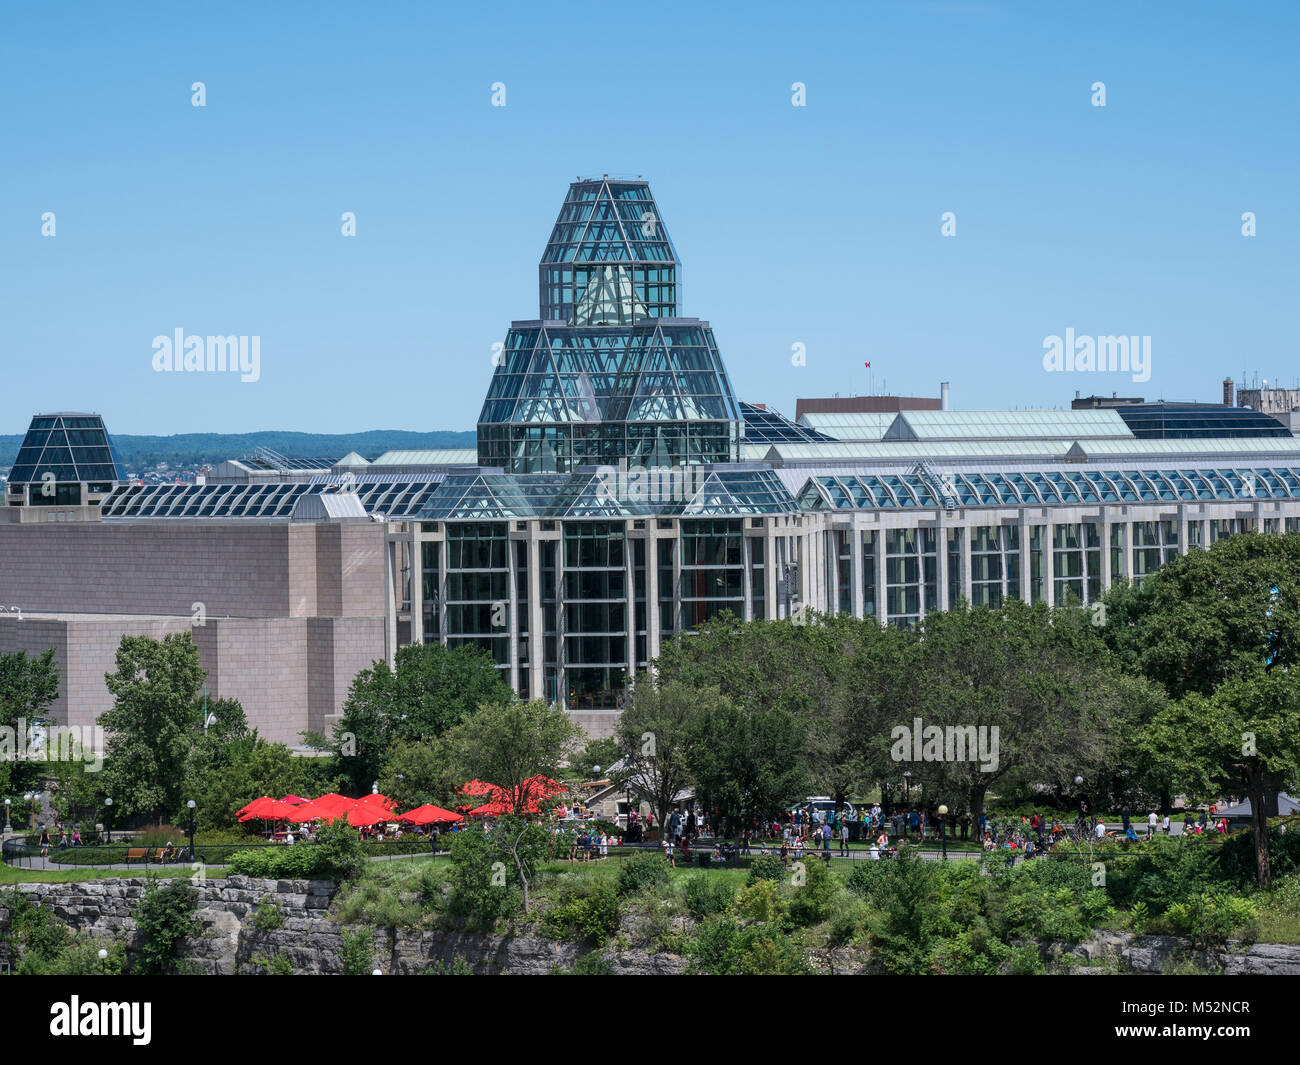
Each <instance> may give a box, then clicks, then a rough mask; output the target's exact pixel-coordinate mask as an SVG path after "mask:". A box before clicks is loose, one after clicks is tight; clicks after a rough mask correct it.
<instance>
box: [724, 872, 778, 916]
mask: <svg viewBox="0 0 1300 1065" xmlns="http://www.w3.org/2000/svg"><path fill="white" fill-rule="evenodd" d="M733 909H734V911H735V914H736V916H737V917H739V918H740V919H741V920H742V921H757V922H760V923H762V924H770V923H774V922H778V921H780V920H781V919H782V918H784V917H785V912H786V904H785V899H784V898H782V896H781V889H780V888H779V887H778V886H777V884H776V881H774V880H768V879H766V878H764V879H760V880H755V881H754V882H753V883H751V884H747V885H745V886H744V887H743V888H741V889H740V892H739V894H738V895H737V896H736V901H735V903H734V905H733Z"/></svg>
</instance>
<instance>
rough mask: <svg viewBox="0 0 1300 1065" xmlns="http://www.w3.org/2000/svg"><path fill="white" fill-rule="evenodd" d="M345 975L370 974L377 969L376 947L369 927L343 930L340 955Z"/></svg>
mask: <svg viewBox="0 0 1300 1065" xmlns="http://www.w3.org/2000/svg"><path fill="white" fill-rule="evenodd" d="M339 957H340V960H341V961H342V962H343V973H344V975H345V976H369V975H370V974H371V973H372V972H374V969H375V948H374V942H373V940H372V938H371V931H370V929H369V928H352V929H344V931H343V950H342V953H341V954H340V955H339Z"/></svg>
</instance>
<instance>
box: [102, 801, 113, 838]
mask: <svg viewBox="0 0 1300 1065" xmlns="http://www.w3.org/2000/svg"><path fill="white" fill-rule="evenodd" d="M104 840H105V842H106V843H108V844H109V846H112V844H113V800H112V799H105V800H104Z"/></svg>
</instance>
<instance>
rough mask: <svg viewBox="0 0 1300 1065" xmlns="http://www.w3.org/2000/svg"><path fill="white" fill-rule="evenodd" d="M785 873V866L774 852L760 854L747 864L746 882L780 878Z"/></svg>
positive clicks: (751, 882)
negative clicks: (747, 874)
mask: <svg viewBox="0 0 1300 1065" xmlns="http://www.w3.org/2000/svg"><path fill="white" fill-rule="evenodd" d="M784 875H785V866H783V865H782V864H781V859H780V858H778V857H777V856H776V855H774V854H760V855H759V856H758V857H757V858H755V859H754V860H753V862H752V863H751V864H750V866H749V878H748V879H747V880H746V881H745V883H747V884H753V883H754V882H755V881H758V880H780V879H781V878H782V877H783V876H784Z"/></svg>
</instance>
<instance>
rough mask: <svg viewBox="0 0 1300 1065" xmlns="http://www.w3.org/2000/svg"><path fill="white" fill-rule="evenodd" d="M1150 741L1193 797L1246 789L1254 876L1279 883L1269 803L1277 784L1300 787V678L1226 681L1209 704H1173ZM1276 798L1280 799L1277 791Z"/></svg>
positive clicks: (1192, 697) (1195, 698)
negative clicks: (1271, 855) (1274, 870)
mask: <svg viewBox="0 0 1300 1065" xmlns="http://www.w3.org/2000/svg"><path fill="white" fill-rule="evenodd" d="M1144 742H1145V743H1146V744H1147V745H1149V746H1150V747H1151V748H1153V749H1155V750H1157V751H1159V752H1160V754H1161V755H1162V756H1163V758H1164V759H1165V760H1166V762H1167V763H1168V765H1169V766H1170V767H1171V771H1172V774H1173V778H1174V780H1175V781H1176V782H1177V783H1178V784H1179V785H1180V786H1182V787H1185V788H1186V789H1187V790H1188V791H1189V792H1191V793H1192V794H1198V795H1217V794H1222V793H1223V792H1224V791H1226V790H1233V791H1236V790H1244V791H1245V793H1246V795H1247V796H1248V797H1249V798H1250V806H1251V819H1252V821H1253V823H1254V832H1253V834H1254V844H1255V875H1256V881H1257V883H1258V884H1259V886H1260V887H1261V888H1267V887H1268V886H1269V884H1270V882H1271V880H1272V870H1271V866H1270V860H1269V836H1268V803H1267V798H1268V794H1269V792H1270V790H1273V789H1274V788H1275V787H1276V785H1277V782H1279V781H1281V782H1285V783H1296V782H1300V678H1298V677H1297V676H1296V674H1294V673H1292V672H1289V671H1286V670H1280V669H1274V670H1270V671H1269V672H1267V673H1263V672H1256V673H1254V674H1252V675H1250V676H1248V677H1242V678H1237V679H1233V680H1228V681H1225V682H1224V683H1222V684H1220V685H1219V686H1218V687H1217V688H1216V689H1215V692H1214V694H1213V695H1212V696H1210V697H1209V698H1208V699H1207V698H1206V697H1204V696H1202V695H1200V694H1199V693H1196V692H1192V693H1190V694H1188V695H1187V696H1185V697H1184V698H1183V699H1180V700H1178V701H1177V702H1174V703H1170V704H1169V706H1168V708H1167V709H1166V711H1165V712H1164V713H1163V714H1162V715H1161V716H1160V717H1159V718H1158V719H1157V720H1156V722H1155V724H1154V725H1153V727H1152V729H1151V730H1150V732H1149V734H1148V735H1147V736H1146V737H1144ZM1274 794H1276V792H1275V791H1274Z"/></svg>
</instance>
